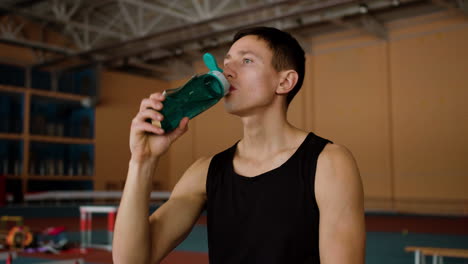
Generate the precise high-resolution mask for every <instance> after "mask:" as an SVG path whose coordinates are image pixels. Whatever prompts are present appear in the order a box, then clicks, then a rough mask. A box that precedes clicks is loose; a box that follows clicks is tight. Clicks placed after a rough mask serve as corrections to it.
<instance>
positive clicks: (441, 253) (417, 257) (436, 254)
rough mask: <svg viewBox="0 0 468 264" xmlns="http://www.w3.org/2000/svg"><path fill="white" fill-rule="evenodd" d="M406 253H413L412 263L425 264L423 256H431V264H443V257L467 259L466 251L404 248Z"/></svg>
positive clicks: (467, 252)
mask: <svg viewBox="0 0 468 264" xmlns="http://www.w3.org/2000/svg"><path fill="white" fill-rule="evenodd" d="M405 251H406V252H414V263H415V264H425V262H426V259H425V258H424V257H425V256H432V264H443V263H444V257H452V258H468V249H457V248H433V247H415V246H412V247H406V248H405Z"/></svg>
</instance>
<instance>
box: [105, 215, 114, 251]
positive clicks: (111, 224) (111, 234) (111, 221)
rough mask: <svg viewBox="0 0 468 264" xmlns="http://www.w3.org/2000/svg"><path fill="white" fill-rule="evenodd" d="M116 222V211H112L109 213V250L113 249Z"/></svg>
mask: <svg viewBox="0 0 468 264" xmlns="http://www.w3.org/2000/svg"><path fill="white" fill-rule="evenodd" d="M114 223H115V211H111V212H109V213H108V214H107V235H108V241H109V247H108V249H109V250H112V240H113V237H114Z"/></svg>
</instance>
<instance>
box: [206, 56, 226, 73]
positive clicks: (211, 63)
mask: <svg viewBox="0 0 468 264" xmlns="http://www.w3.org/2000/svg"><path fill="white" fill-rule="evenodd" d="M203 62H204V63H205V65H206V67H208V69H209V70H210V71H219V72H223V69H221V68H219V67H218V64H217V63H216V59H215V57H214V56H213V55H211V53H205V54H203Z"/></svg>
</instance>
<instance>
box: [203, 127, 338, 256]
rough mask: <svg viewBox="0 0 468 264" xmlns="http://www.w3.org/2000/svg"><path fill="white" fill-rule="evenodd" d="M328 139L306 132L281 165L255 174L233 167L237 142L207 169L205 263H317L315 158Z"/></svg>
mask: <svg viewBox="0 0 468 264" xmlns="http://www.w3.org/2000/svg"><path fill="white" fill-rule="evenodd" d="M327 143H332V142H331V141H329V140H326V139H323V138H321V137H318V136H316V135H315V134H313V133H309V134H308V135H307V137H306V139H305V140H304V142H303V143H302V144H301V145H300V146H299V148H298V149H297V150H296V152H295V153H294V154H293V155H292V156H291V157H290V158H289V159H288V160H287V161H286V162H285V163H283V164H282V165H281V166H280V167H278V168H276V169H273V170H271V171H268V172H265V173H263V174H261V175H258V176H255V177H244V176H241V175H238V174H236V173H235V171H234V167H233V158H234V154H235V151H236V148H237V143H236V144H235V145H234V146H232V147H231V148H229V149H227V150H225V151H223V152H221V153H219V154H217V155H215V156H214V157H213V159H212V160H211V163H210V167H209V169H208V175H207V182H206V192H207V204H206V205H207V217H208V248H209V251H208V252H209V253H208V254H209V260H210V264H250V263H251V264H264V263H265V264H291V263H294V264H303V263H304V264H305V263H314V264H315V263H320V257H319V209H318V206H317V202H316V200H315V192H314V182H315V170H316V166H317V159H318V156H319V154H320V152H321V151H322V150H323V148H324V147H325V145H326V144H327Z"/></svg>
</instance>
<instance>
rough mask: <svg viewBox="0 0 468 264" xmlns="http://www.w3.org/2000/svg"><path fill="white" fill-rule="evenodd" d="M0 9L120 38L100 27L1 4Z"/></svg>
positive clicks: (116, 34) (117, 34) (118, 35)
mask: <svg viewBox="0 0 468 264" xmlns="http://www.w3.org/2000/svg"><path fill="white" fill-rule="evenodd" d="M0 9H3V10H7V11H9V12H12V13H15V14H17V15H20V16H24V17H29V18H32V19H37V20H41V21H45V22H51V23H55V24H61V25H63V26H65V25H67V24H68V25H71V26H74V27H75V28H78V29H81V30H84V29H86V28H88V29H89V30H91V31H93V32H96V33H99V34H105V35H107V36H109V37H114V38H119V37H120V34H119V33H116V32H113V31H108V30H102V29H101V27H98V26H93V25H85V24H84V23H80V22H76V21H72V20H67V19H63V18H56V17H52V16H46V15H39V14H36V13H33V12H30V11H26V10H24V9H19V8H15V7H11V6H6V5H5V4H2V3H0Z"/></svg>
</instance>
